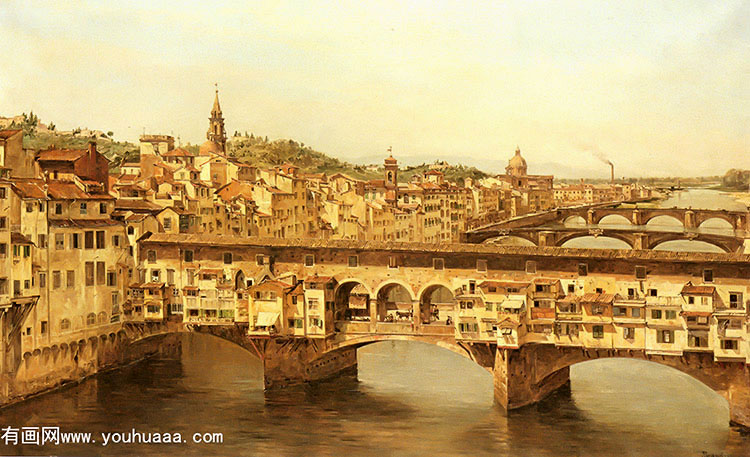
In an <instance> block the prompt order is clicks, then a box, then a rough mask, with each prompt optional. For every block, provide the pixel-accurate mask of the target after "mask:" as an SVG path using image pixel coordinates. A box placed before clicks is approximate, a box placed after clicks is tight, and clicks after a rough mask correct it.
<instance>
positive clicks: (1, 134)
mask: <svg viewBox="0 0 750 457" xmlns="http://www.w3.org/2000/svg"><path fill="white" fill-rule="evenodd" d="M20 131H21V129H15V130H0V138H2V139H3V140H7V139H8V138H10V137H12V136H13V135H15V134H16V133H18V132H20Z"/></svg>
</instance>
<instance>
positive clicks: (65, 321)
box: [60, 319, 70, 331]
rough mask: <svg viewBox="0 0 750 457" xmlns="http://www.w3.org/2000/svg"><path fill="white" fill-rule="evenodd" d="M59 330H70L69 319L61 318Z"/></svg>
mask: <svg viewBox="0 0 750 457" xmlns="http://www.w3.org/2000/svg"><path fill="white" fill-rule="evenodd" d="M60 330H62V331H66V330H70V320H69V319H63V320H61V321H60Z"/></svg>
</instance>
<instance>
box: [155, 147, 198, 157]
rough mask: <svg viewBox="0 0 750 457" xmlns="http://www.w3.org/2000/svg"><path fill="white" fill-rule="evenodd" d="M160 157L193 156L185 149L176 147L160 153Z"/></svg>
mask: <svg viewBox="0 0 750 457" xmlns="http://www.w3.org/2000/svg"><path fill="white" fill-rule="evenodd" d="M162 157H193V154H191V153H190V152H188V150H187V149H183V148H177V149H172V150H171V151H169V152H166V153H164V154H162Z"/></svg>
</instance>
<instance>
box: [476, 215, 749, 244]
mask: <svg viewBox="0 0 750 457" xmlns="http://www.w3.org/2000/svg"><path fill="white" fill-rule="evenodd" d="M613 216H614V217H615V218H613ZM605 218H607V219H608V220H609V221H610V222H614V223H615V224H616V225H615V226H613V225H610V224H603V222H605ZM656 218H659V219H660V220H664V219H668V220H671V221H674V223H675V226H676V227H665V226H663V225H657V224H650V222H653V221H654V220H655V219H656ZM717 220H718V221H724V225H725V226H726V227H727V230H722V231H721V233H719V232H718V231H716V230H711V229H705V226H706V225H707V224H706V223H707V222H709V221H717ZM571 221H575V222H578V223H579V224H572V225H571V224H570V222H571ZM749 223H750V213H748V212H747V211H724V210H702V209H685V208H620V207H615V206H612V205H605V206H598V207H590V206H589V207H573V208H561V209H556V210H552V211H549V212H545V213H538V214H532V215H526V216H520V217H517V218H513V219H510V220H507V221H502V222H498V223H493V224H489V225H486V226H483V227H478V228H476V229H473V230H471V231H469V232H467V233H466V234H465V236H464V240H465V241H466V242H469V243H482V242H486V241H490V240H496V239H502V238H505V237H517V238H522V239H525V240H527V241H529V242H531V243H533V244H534V245H536V246H561V245H563V244H564V243H566V242H568V241H570V240H573V239H576V238H581V237H586V236H594V237H599V236H604V237H609V238H615V239H619V240H621V241H624V242H625V243H627V244H628V245H629V246H630V247H631V248H632V249H639V250H640V249H654V248H655V247H657V246H659V245H660V244H662V243H665V242H668V241H675V240H694V241H703V242H706V243H709V244H712V245H714V246H717V247H719V248H720V249H721V250H723V251H724V252H742V251H743V250H744V246H745V239H746V236H747V234H748V233H750V229H749V227H750V226H749V225H748V224H749ZM628 225H630V227H628ZM680 226H681V228H680ZM675 229H676V230H675Z"/></svg>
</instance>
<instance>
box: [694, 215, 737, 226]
mask: <svg viewBox="0 0 750 457" xmlns="http://www.w3.org/2000/svg"><path fill="white" fill-rule="evenodd" d="M709 221H723V222H726V223H727V224H728V226H726V225H725V226H723V227H715V228H725V229H731V230H736V227H737V225H738V224H737V223H736V221H734V220H733V218H732V217H731V216H730V215H728V214H704V213H698V214H697V215H696V217H695V225H696V226H697V227H699V228H700V227H703V224H705V223H706V222H709ZM712 228H713V227H712Z"/></svg>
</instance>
